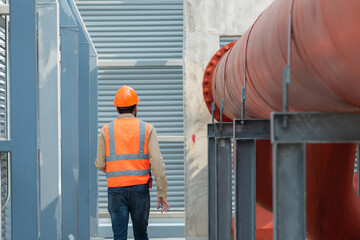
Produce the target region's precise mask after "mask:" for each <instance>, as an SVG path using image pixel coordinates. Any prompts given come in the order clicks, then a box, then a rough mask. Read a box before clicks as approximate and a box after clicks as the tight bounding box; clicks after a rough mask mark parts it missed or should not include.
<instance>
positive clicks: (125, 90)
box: [114, 85, 140, 107]
mask: <svg viewBox="0 0 360 240" xmlns="http://www.w3.org/2000/svg"><path fill="white" fill-rule="evenodd" d="M138 102H140V99H139V98H138V96H137V94H136V92H135V90H134V89H132V88H131V87H129V86H127V85H124V86H122V87H121V88H119V90H118V91H117V92H116V95H115V99H114V105H115V106H116V107H130V106H132V105H135V104H137V103H138Z"/></svg>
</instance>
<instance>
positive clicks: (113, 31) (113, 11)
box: [77, 0, 183, 60]
mask: <svg viewBox="0 0 360 240" xmlns="http://www.w3.org/2000/svg"><path fill="white" fill-rule="evenodd" d="M77 4H78V7H79V10H80V12H81V16H82V18H83V20H84V21H85V23H86V26H87V29H88V31H89V33H90V36H91V38H92V40H93V42H94V44H95V47H96V49H97V52H98V54H99V60H104V59H106V60H108V59H148V60H151V59H162V60H169V59H181V58H182V41H183V4H182V1H178V0H177V1H165V0H163V1H159V0H158V1H130V0H127V1H79V2H78V3H77Z"/></svg>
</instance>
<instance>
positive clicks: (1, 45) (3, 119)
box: [0, 16, 10, 239]
mask: <svg viewBox="0 0 360 240" xmlns="http://www.w3.org/2000/svg"><path fill="white" fill-rule="evenodd" d="M0 22H1V24H0V25H1V27H0V137H1V138H3V139H6V138H7V137H8V136H7V32H6V29H5V28H6V27H5V26H6V19H5V18H4V17H3V16H0ZM3 27H5V28H3ZM8 158H9V154H8V153H1V155H0V161H1V164H0V167H1V207H3V206H4V205H5V204H7V203H8V200H9V199H8V196H9V174H8V170H9V165H8ZM8 214H9V209H8V208H5V209H4V211H2V212H1V224H2V225H1V229H2V239H6V236H7V235H8V234H7V230H8V229H7V227H6V226H7V225H8V224H9V220H10V219H9V216H8Z"/></svg>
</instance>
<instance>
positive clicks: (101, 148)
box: [95, 129, 106, 172]
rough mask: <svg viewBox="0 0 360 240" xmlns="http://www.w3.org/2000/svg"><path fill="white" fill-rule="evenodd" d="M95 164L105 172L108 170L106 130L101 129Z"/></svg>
mask: <svg viewBox="0 0 360 240" xmlns="http://www.w3.org/2000/svg"><path fill="white" fill-rule="evenodd" d="M95 166H96V167H97V168H98V169H99V170H100V171H103V172H106V147H105V136H104V131H103V129H101V132H100V134H99V138H98V146H97V156H96V160H95Z"/></svg>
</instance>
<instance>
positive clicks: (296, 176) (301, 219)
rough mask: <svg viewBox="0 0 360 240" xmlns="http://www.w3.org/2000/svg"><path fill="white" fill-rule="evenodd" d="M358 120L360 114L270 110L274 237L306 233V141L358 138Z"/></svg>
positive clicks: (298, 237)
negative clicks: (271, 111) (279, 111)
mask: <svg viewBox="0 0 360 240" xmlns="http://www.w3.org/2000/svg"><path fill="white" fill-rule="evenodd" d="M284 123H285V124H284ZM359 124H360V114H348V113H288V112H285V113H272V114H271V141H272V143H273V166H274V167H273V191H274V194H273V210H274V239H275V240H283V239H284V240H285V239H295V240H304V239H305V237H306V159H305V158H306V147H305V146H306V143H346V142H347V143H350V142H354V143H355V142H358V141H359V140H360V130H359V129H357V128H354V127H353V126H359Z"/></svg>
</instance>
